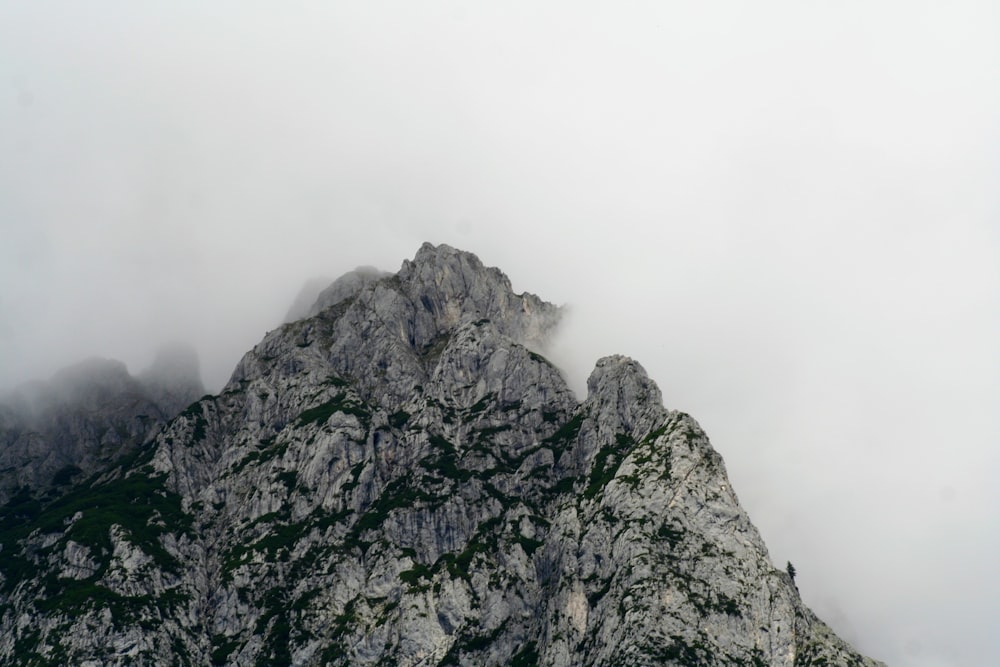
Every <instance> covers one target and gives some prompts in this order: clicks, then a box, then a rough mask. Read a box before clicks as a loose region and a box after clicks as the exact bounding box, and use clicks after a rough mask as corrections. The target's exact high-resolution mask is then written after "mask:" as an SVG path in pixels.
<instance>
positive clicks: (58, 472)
mask: <svg viewBox="0 0 1000 667" xmlns="http://www.w3.org/2000/svg"><path fill="white" fill-rule="evenodd" d="M203 393H204V387H203V386H202V384H201V379H200V377H199V372H198V358H197V356H196V354H195V352H194V350H193V349H191V348H189V347H185V346H181V345H173V346H169V347H166V348H164V349H162V350H160V352H159V353H158V355H157V357H156V360H155V361H154V362H153V365H152V366H151V367H150V368H149V369H147V370H146V371H144V372H143V373H142V374H140V376H139V377H133V376H131V375H129V373H128V370H127V369H126V368H125V364H123V363H121V362H120V361H113V360H110V359H97V358H95V359H89V360H87V361H84V362H82V363H79V364H77V365H75V366H72V367H70V368H66V369H64V370H62V371H60V372H59V373H57V374H56V376H55V377H53V378H52V379H51V380H50V381H48V382H35V383H31V384H28V385H25V386H23V387H21V388H20V389H19V391H17V392H15V393H14V394H12V395H11V396H9V397H7V398H5V399H4V400H2V401H0V503H5V502H7V501H9V500H10V499H11V498H12V496H14V495H15V494H17V493H18V492H19V491H20V492H22V494H28V495H32V494H33V495H37V494H39V493H44V492H49V491H58V489H59V488H64V487H66V486H67V485H69V484H70V483H71V482H72V481H73V480H74V479H78V478H81V477H87V476H89V475H91V474H93V473H95V472H97V471H99V470H103V469H105V468H107V467H108V466H109V465H110V464H111V463H113V462H115V461H116V460H118V459H119V458H121V457H122V456H125V455H127V454H130V453H132V452H133V451H134V450H135V449H137V448H138V447H139V446H141V445H142V444H143V443H144V442H146V441H147V440H148V439H149V438H151V437H152V436H153V435H155V434H156V433H157V432H158V431H159V430H160V429H161V428H162V427H163V426H164V424H166V422H168V421H169V420H170V419H171V418H172V417H174V416H175V415H176V414H177V413H178V412H179V411H180V409H181V408H182V407H184V406H185V405H188V404H189V403H191V401H193V400H195V399H196V398H198V397H199V396H201V395H202V394H203Z"/></svg>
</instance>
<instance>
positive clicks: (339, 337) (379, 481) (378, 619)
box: [0, 244, 878, 667]
mask: <svg viewBox="0 0 1000 667" xmlns="http://www.w3.org/2000/svg"><path fill="white" fill-rule="evenodd" d="M310 312H311V313H312V314H311V315H310V316H308V317H306V318H305V319H299V320H297V321H294V322H291V323H289V324H285V325H284V326H282V327H281V328H279V329H277V330H275V331H272V332H270V333H269V334H267V336H265V338H264V339H263V341H261V342H260V343H259V344H258V345H257V346H256V347H255V348H254V349H253V350H251V351H250V352H249V353H247V354H246V356H245V357H244V358H243V359H242V361H241V362H240V363H239V365H238V366H237V368H236V370H235V372H234V373H233V376H232V379H231V380H230V382H229V383H228V384H227V386H226V387H225V388H224V389H223V391H222V393H220V394H219V395H217V396H209V397H204V398H202V399H201V400H199V401H197V402H195V403H193V404H191V405H190V406H189V407H187V408H186V409H185V410H184V411H183V412H182V413H180V414H179V415H178V416H177V417H176V418H174V419H173V420H172V421H171V422H170V423H169V425H168V426H166V427H165V428H164V429H163V430H162V432H161V433H160V434H159V435H158V436H157V437H156V439H155V441H154V442H152V443H150V444H149V445H148V446H146V447H143V448H141V449H140V450H139V452H138V453H137V454H135V455H134V456H133V457H132V458H131V459H128V460H123V461H121V462H119V463H117V464H116V465H114V466H109V467H108V468H107V469H106V470H105V472H104V473H103V474H101V475H100V476H97V477H95V478H92V479H91V480H88V481H87V482H85V483H81V484H78V485H76V486H74V487H73V488H72V489H71V490H69V491H68V492H66V493H65V494H64V495H62V496H60V497H59V498H58V499H57V500H55V501H53V502H50V503H48V504H46V503H35V504H34V505H28V504H26V503H24V502H18V501H17V499H16V498H15V499H14V500H13V501H12V502H10V503H8V504H7V506H5V507H4V510H3V512H4V513H3V515H2V516H0V542H2V544H3V549H2V551H0V567H2V573H3V581H2V584H0V595H2V598H0V599H2V607H0V614H2V615H0V663H4V664H8V663H9V664H24V665H32V664H37V665H43V664H45V665H47V664H55V663H65V664H79V665H177V664H190V665H255V664H256V665H287V664H292V665H413V666H416V665H469V666H471V665H521V666H526V665H536V664H537V665H553V666H554V665H560V666H569V665H730V664H732V665H787V666H789V667H791V666H793V665H875V664H878V663H875V662H874V661H872V660H870V659H867V658H864V657H862V656H860V655H858V654H857V653H856V652H855V651H853V650H852V649H851V648H850V647H849V646H847V645H846V644H845V643H843V642H842V641H841V640H839V639H838V638H837V637H836V636H835V635H834V634H833V633H832V632H831V631H830V630H829V629H828V628H827V627H826V626H825V625H824V624H823V623H822V622H820V621H819V620H818V619H817V618H816V617H815V616H814V615H813V614H812V613H811V612H810V611H809V610H808V609H807V608H806V607H805V606H804V605H803V604H802V602H801V600H800V599H799V596H798V592H797V591H796V589H795V586H794V583H793V582H792V581H791V579H790V578H789V577H788V575H787V574H786V573H785V572H783V571H781V570H778V569H776V568H775V567H774V566H773V564H772V563H771V561H770V558H769V557H768V554H767V550H766V548H765V547H764V544H763V543H762V541H761V539H760V536H759V535H758V534H757V531H756V529H755V528H754V527H753V525H752V524H751V523H750V520H749V519H748V517H747V515H746V513H745V512H744V511H743V510H742V508H741V507H740V505H739V502H738V501H737V499H736V496H735V494H734V493H733V491H732V489H731V488H730V486H729V482H728V480H727V477H726V472H725V467H724V465H723V462H722V460H721V458H720V457H719V455H718V454H717V453H716V452H715V451H714V450H713V449H712V447H711V445H710V444H709V442H708V439H707V438H706V437H705V434H704V433H703V432H702V430H701V429H700V428H699V426H698V424H697V422H695V421H694V420H693V419H692V418H690V417H689V416H687V415H684V414H681V413H678V412H672V411H670V410H667V409H666V408H664V406H663V401H662V397H661V395H660V392H659V389H658V388H657V386H656V384H655V383H654V382H653V381H652V380H651V379H650V378H649V377H648V376H647V375H646V373H645V371H644V370H643V369H642V367H641V366H640V365H639V364H638V363H636V362H635V361H632V360H631V359H627V358H625V357H607V358H604V359H601V360H599V361H598V362H597V365H596V367H595V369H594V371H593V373H592V374H591V376H590V380H589V382H588V395H587V398H586V399H585V400H584V401H583V402H582V403H581V402H578V401H577V399H576V398H575V397H574V396H573V394H572V392H571V391H570V390H569V388H568V387H567V386H566V383H565V382H564V380H563V378H562V377H561V375H560V373H559V371H558V370H557V369H556V368H555V367H553V366H552V365H551V364H550V363H549V362H548V361H547V360H546V359H545V358H544V357H543V356H542V355H541V354H540V353H539V350H542V349H543V345H544V342H545V338H546V335H547V333H548V332H549V331H550V330H551V328H552V327H553V326H554V324H555V323H556V321H557V320H558V309H557V308H556V307H554V306H552V305H551V304H547V303H545V302H543V301H541V300H540V299H538V298H537V297H535V296H533V295H531V294H521V295H518V294H514V293H513V292H512V290H511V288H510V283H509V281H508V280H507V278H506V277H505V276H504V275H503V274H502V273H501V272H500V271H498V270H497V269H492V268H486V267H484V266H483V265H482V264H481V263H480V262H479V260H478V259H477V258H476V257H475V256H473V255H470V254H468V253H464V252H459V251H457V250H454V249H452V248H449V247H447V246H437V247H434V246H431V245H426V244H425V245H424V246H423V247H422V248H421V249H420V251H419V252H418V253H417V255H416V257H415V258H414V260H413V261H407V262H404V264H403V266H402V268H401V270H400V271H399V272H398V273H396V274H394V275H378V274H372V273H370V272H369V273H367V274H366V275H363V276H357V275H354V277H351V278H348V279H346V280H341V281H338V282H337V283H334V285H333V286H331V288H330V289H329V290H327V291H325V292H324V293H323V294H322V295H321V296H320V299H319V301H318V302H317V304H316V306H315V307H314V308H313V309H312V311H310Z"/></svg>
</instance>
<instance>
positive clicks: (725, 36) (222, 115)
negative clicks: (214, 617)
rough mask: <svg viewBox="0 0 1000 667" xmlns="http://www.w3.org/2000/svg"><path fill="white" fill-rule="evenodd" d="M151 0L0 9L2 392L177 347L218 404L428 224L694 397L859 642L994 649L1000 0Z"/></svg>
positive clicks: (568, 353)
mask: <svg viewBox="0 0 1000 667" xmlns="http://www.w3.org/2000/svg"><path fill="white" fill-rule="evenodd" d="M481 4H485V3H481ZM167 5H168V3H158V6H154V4H153V3H141V4H140V3H131V2H109V1H105V2H99V1H91V2H87V3H76V2H30V3H29V2H16V1H13V0H0V389H3V388H9V387H11V386H13V385H15V384H16V383H18V382H21V381H24V380H26V379H29V378H44V377H48V376H49V375H51V374H52V373H53V372H54V371H55V370H56V369H57V368H59V367H61V366H63V365H66V364H68V363H71V362H74V361H77V360H79V359H81V358H83V357H85V356H89V355H103V356H110V357H115V358H119V359H122V360H123V361H125V362H126V363H127V364H128V365H129V367H130V369H131V370H132V371H133V372H137V371H139V370H141V369H142V368H143V367H144V366H145V365H147V364H149V363H150V362H151V360H152V357H153V352H154V350H155V348H156V347H157V345H159V344H161V343H163V342H167V341H171V340H177V339H181V340H188V341H191V342H192V343H193V344H195V345H196V346H197V348H198V350H199V352H200V354H201V357H202V369H203V373H204V379H205V381H206V383H207V384H208V385H209V387H210V388H211V389H212V390H213V391H217V390H218V389H219V388H220V387H221V386H222V384H223V383H224V382H225V380H226V378H227V377H228V375H229V373H230V371H231V370H232V368H233V366H234V365H235V363H236V362H237V360H238V359H239V357H240V356H241V355H242V354H243V352H245V351H246V350H247V349H249V348H250V347H251V346H252V345H253V344H254V343H255V342H256V341H258V340H259V339H260V338H261V337H262V336H263V334H264V332H265V331H266V330H268V329H269V328H273V327H274V326H276V325H277V324H278V323H279V322H280V320H281V318H282V317H283V315H284V313H285V312H286V311H287V309H288V308H289V306H290V305H291V304H292V302H293V301H294V299H295V296H296V294H297V292H298V290H299V288H300V287H301V286H302V284H303V283H304V282H305V281H306V280H307V279H309V278H311V277H314V276H318V275H322V276H329V277H330V278H334V277H336V276H337V275H339V274H340V273H341V272H343V271H346V270H349V269H352V268H354V267H355V266H356V265H359V264H372V265H375V266H378V267H379V268H383V269H388V270H393V271H394V270H397V269H398V267H399V264H400V262H401V261H402V260H403V259H404V258H408V257H412V256H413V254H414V253H415V252H416V249H417V247H418V246H419V244H420V242H421V241H424V240H429V241H432V242H435V243H439V242H444V243H449V244H451V245H454V246H457V247H460V248H464V249H467V250H471V251H473V252H476V253H477V254H479V256H480V257H481V258H482V259H483V261H484V262H486V263H487V264H491V265H497V266H500V267H501V268H503V269H504V270H505V271H506V272H507V273H508V275H510V277H511V279H512V280H513V283H514V287H515V289H517V290H518V291H521V290H528V291H532V292H535V293H537V294H539V295H540V296H542V297H543V298H546V299H548V300H550V301H554V302H557V303H566V304H569V305H570V307H571V311H570V316H569V317H568V319H567V321H566V323H565V325H564V327H563V334H562V337H561V338H560V340H559V341H558V344H557V346H556V347H555V349H554V350H553V351H552V356H553V357H554V358H555V359H556V360H558V362H559V363H560V364H562V365H563V366H564V367H565V369H566V372H567V375H568V376H569V378H570V379H571V381H572V382H573V384H574V386H575V387H577V388H582V386H583V382H584V379H585V378H586V376H587V374H588V373H589V371H590V369H591V368H592V366H593V363H594V361H595V360H596V359H597V358H598V357H599V356H601V355H604V354H608V353H615V352H617V353H624V354H628V355H631V356H633V357H635V358H636V359H638V360H639V361H640V362H641V363H642V364H643V365H644V366H645V367H646V368H647V370H648V371H649V373H650V374H651V375H652V376H653V378H654V379H656V380H657V381H658V383H659V384H660V386H661V388H662V390H663V393H664V396H665V399H666V402H667V405H668V407H671V408H677V409H682V410H685V411H688V412H690V413H692V414H693V415H695V416H696V417H697V418H698V419H699V420H700V421H701V423H702V424H703V426H705V427H706V429H707V430H708V432H709V434H710V435H711V436H712V439H713V443H714V444H715V446H716V447H717V449H719V450H720V451H721V452H722V454H723V455H724V457H725V459H726V461H727V464H728V468H729V471H730V475H731V477H732V478H733V482H734V485H735V488H736V489H737V491H738V492H739V494H740V497H741V499H742V501H743V503H744V504H745V506H746V507H747V509H748V511H749V512H750V515H751V517H752V518H753V520H754V521H755V523H756V524H757V526H758V527H759V528H760V529H761V531H762V533H763V535H764V538H765V539H766V541H767V543H768V545H769V547H770V549H771V553H772V556H773V558H774V561H775V563H776V564H778V565H779V566H783V565H784V563H785V561H786V560H791V561H792V562H793V563H794V564H795V565H796V567H797V569H798V572H799V577H798V581H799V586H800V589H801V591H802V594H803V596H804V598H805V600H806V602H807V603H808V604H810V605H811V606H812V607H813V608H814V609H815V610H816V611H817V613H819V615H820V616H821V617H823V618H824V619H825V620H827V621H828V622H830V623H831V624H832V625H833V626H834V628H835V629H836V630H837V631H838V632H840V633H841V634H842V635H843V636H844V637H845V638H847V639H848V640H850V641H852V642H854V643H855V644H856V645H857V646H858V647H859V648H860V649H861V650H862V651H864V652H866V653H868V654H870V655H872V656H874V657H877V658H880V659H883V660H887V661H888V662H889V663H890V664H892V665H894V666H902V665H915V666H919V667H930V666H939V665H941V666H945V665H946V666H962V667H967V666H970V665H975V666H987V665H995V664H996V659H997V656H998V655H1000V634H998V633H997V632H996V627H995V625H996V621H997V619H998V618H1000V576H998V574H997V568H996V563H997V559H998V554H1000V490H998V488H1000V487H998V485H997V482H996V479H997V473H998V471H1000V453H998V445H1000V416H998V415H1000V410H998V408H1000V401H998V398H1000V343H998V341H1000V194H998V193H1000V188H998V184H1000V123H998V119H1000V84H998V81H1000V28H998V26H1000V16H998V12H997V10H996V5H995V4H994V3H990V2H981V3H975V2H960V1H949V2H940V3H931V2H868V3H860V2H838V3H833V2H804V1H795V2H791V1H789V2H756V3H749V2H708V3H680V2H677V3H667V2H649V3H636V2H629V3H610V2H609V3H600V4H598V3H580V2H562V3H556V2H550V3H535V2H525V3H509V2H505V3H503V4H502V5H501V3H492V7H484V6H480V5H478V4H474V3H458V2H456V3H444V2H434V3H410V2H399V3H388V2H364V3H361V2H359V3H315V4H312V3H307V2H287V3H281V4H280V7H279V5H278V4H277V3H263V2H246V1H240V2H235V1H233V2H220V1H216V2H212V3H200V2H198V3H196V2H173V3H169V6H167ZM328 5H329V6H328ZM334 5H335V6H334Z"/></svg>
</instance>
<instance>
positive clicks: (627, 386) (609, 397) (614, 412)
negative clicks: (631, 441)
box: [586, 355, 666, 431]
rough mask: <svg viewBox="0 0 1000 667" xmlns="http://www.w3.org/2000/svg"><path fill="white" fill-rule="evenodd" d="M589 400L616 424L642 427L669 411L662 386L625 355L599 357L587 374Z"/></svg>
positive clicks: (633, 428)
mask: <svg viewBox="0 0 1000 667" xmlns="http://www.w3.org/2000/svg"><path fill="white" fill-rule="evenodd" d="M586 402H587V404H588V405H592V406H594V407H595V408H596V409H598V410H600V411H602V412H603V413H604V415H605V421H607V420H610V421H611V422H613V423H614V424H615V425H616V428H622V429H625V430H626V431H638V430H642V429H643V428H649V427H650V426H651V425H652V424H654V423H655V422H656V421H657V420H662V418H663V415H665V413H666V411H665V410H664V407H663V396H662V395H661V394H660V388H659V387H658V386H656V383H655V382H654V381H653V380H651V379H650V377H649V376H648V375H647V374H646V369H644V368H643V367H642V365H640V364H639V362H637V361H635V360H634V359H630V358H629V357H625V356H622V355H612V356H607V357H603V358H601V359H599V360H598V361H597V364H596V365H595V366H594V370H593V371H592V372H591V374H590V377H589V378H587V401H586Z"/></svg>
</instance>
